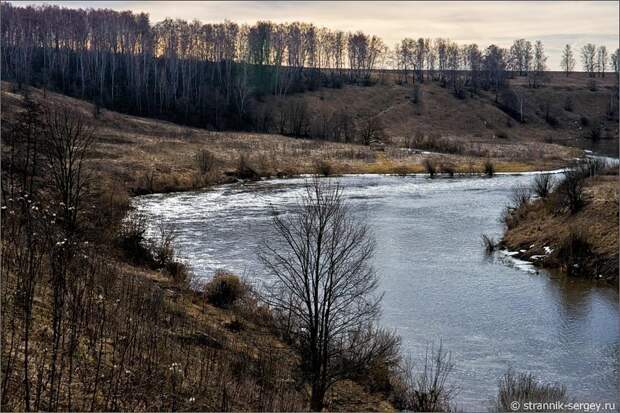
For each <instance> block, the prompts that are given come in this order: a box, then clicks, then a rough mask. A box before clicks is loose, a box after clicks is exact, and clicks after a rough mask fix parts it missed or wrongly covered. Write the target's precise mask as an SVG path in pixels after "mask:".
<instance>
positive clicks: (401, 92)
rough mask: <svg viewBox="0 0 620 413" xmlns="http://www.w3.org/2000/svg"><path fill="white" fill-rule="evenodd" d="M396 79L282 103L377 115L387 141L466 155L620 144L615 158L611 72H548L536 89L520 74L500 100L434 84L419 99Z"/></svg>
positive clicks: (321, 111) (320, 112) (318, 112)
mask: <svg viewBox="0 0 620 413" xmlns="http://www.w3.org/2000/svg"><path fill="white" fill-rule="evenodd" d="M393 77H394V75H388V76H387V77H385V78H384V79H383V81H380V82H379V83H378V84H376V85H374V86H368V87H362V86H350V85H347V86H344V87H343V88H342V89H331V88H323V89H320V90H318V91H313V92H306V93H304V94H297V95H293V96H290V97H288V98H285V99H284V105H286V106H289V105H291V104H292V103H293V102H296V101H305V102H307V107H308V112H310V113H311V114H312V115H313V121H314V122H316V123H320V121H321V119H323V118H325V117H326V116H328V115H329V116H331V114H334V113H335V114H338V113H349V114H352V116H354V117H355V118H357V120H358V121H362V120H363V119H364V117H367V116H369V115H370V116H373V117H376V118H377V119H378V120H379V121H380V124H381V125H382V126H383V128H384V129H385V131H386V135H387V139H388V140H389V141H391V142H393V143H395V144H398V145H406V144H408V143H409V142H408V141H409V140H410V139H411V138H414V137H415V136H416V135H424V136H435V137H447V138H450V139H454V140H456V141H458V142H459V143H461V144H463V145H464V146H465V150H478V151H480V152H483V151H485V150H488V151H489V152H490V153H491V154H492V155H493V156H496V155H501V154H502V153H504V154H505V152H512V151H510V147H511V146H512V145H516V144H519V143H521V144H529V143H536V144H537V145H536V148H537V149H538V148H540V150H541V151H544V150H545V149H544V148H545V147H546V146H545V144H547V143H560V144H563V145H570V146H577V147H591V146H594V147H596V146H597V144H600V145H601V146H603V147H604V146H607V147H613V146H614V145H615V148H616V151H615V152H613V151H612V153H617V147H618V97H617V96H618V95H617V87H618V86H617V81H616V78H615V76H614V75H613V74H608V75H607V76H606V77H605V78H595V79H593V78H590V77H588V76H587V74H585V73H572V74H571V75H570V76H568V77H567V76H566V75H565V74H563V73H557V72H549V73H548V74H547V78H548V79H547V82H546V83H545V84H544V86H542V87H540V88H536V89H534V88H530V87H528V85H527V79H526V78H525V77H519V76H516V77H514V78H513V79H509V80H508V82H507V83H508V87H507V89H506V90H504V91H500V92H499V94H498V101H497V102H496V100H495V93H494V92H491V91H489V92H485V91H483V90H479V91H478V93H477V94H469V93H467V94H466V96H465V97H464V98H463V99H459V98H456V97H455V96H454V93H453V92H452V90H451V89H450V88H449V87H441V85H440V83H439V82H435V81H428V80H427V81H426V82H424V83H421V84H420V83H418V86H419V92H418V98H417V100H418V102H415V100H416V99H415V94H416V92H415V88H414V87H413V86H412V85H411V84H409V85H398V84H396V82H395V79H394V78H393ZM416 87H417V86H416ZM514 96H517V99H521V96H523V112H524V117H523V120H524V121H523V122H520V115H519V113H511V111H510V108H511V106H512V105H514V102H513V101H512V100H513V99H515V97H514ZM517 108H518V106H516V107H515V109H517ZM517 112H518V109H517ZM597 125H599V126H600V128H599V129H600V131H599V134H598V135H597V136H595V137H594V141H593V136H592V130H593V129H594V128H595V126H597ZM318 129H319V128H318V126H313V125H312V122H311V125H310V133H311V134H317V132H316V130H318ZM514 156H515V157H517V158H520V157H528V156H529V157H530V158H533V157H535V156H536V153H528V154H523V153H519V151H515V153H514Z"/></svg>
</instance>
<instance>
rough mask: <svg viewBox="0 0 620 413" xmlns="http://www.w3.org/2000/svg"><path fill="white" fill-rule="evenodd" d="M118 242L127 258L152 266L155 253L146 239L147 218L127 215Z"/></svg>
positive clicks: (132, 261) (136, 263)
mask: <svg viewBox="0 0 620 413" xmlns="http://www.w3.org/2000/svg"><path fill="white" fill-rule="evenodd" d="M116 244H117V245H118V247H119V248H120V249H121V251H122V252H123V256H124V257H125V259H126V260H127V261H129V262H131V263H133V264H135V265H146V266H152V265H153V263H154V262H155V258H154V257H153V253H152V251H151V248H150V246H149V243H148V242H147V240H146V218H145V217H144V216H143V215H139V214H131V215H129V216H128V217H127V219H126V220H125V222H124V223H123V225H122V226H121V229H120V231H119V233H118V236H117V238H116Z"/></svg>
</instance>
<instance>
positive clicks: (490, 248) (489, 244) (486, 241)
mask: <svg viewBox="0 0 620 413" xmlns="http://www.w3.org/2000/svg"><path fill="white" fill-rule="evenodd" d="M482 245H483V246H484V252H485V253H487V255H491V254H493V252H494V251H495V249H496V248H497V242H496V241H495V239H493V237H490V236H488V235H486V234H482Z"/></svg>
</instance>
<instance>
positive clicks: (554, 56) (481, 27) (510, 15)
mask: <svg viewBox="0 0 620 413" xmlns="http://www.w3.org/2000/svg"><path fill="white" fill-rule="evenodd" d="M30 3H39V4H40V3H43V2H30ZM19 4H24V2H20V3H19ZM56 4H60V5H63V6H65V7H73V8H77V7H83V8H87V7H97V8H111V9H114V10H133V11H139V12H147V13H149V14H150V16H151V21H152V22H157V21H161V20H163V19H164V18H166V17H171V18H179V19H185V20H193V19H198V20H200V21H202V22H205V23H206V22H219V21H222V20H224V19H229V20H233V21H236V22H239V23H254V22H255V21H257V20H272V21H276V22H285V21H306V22H312V23H314V24H316V25H318V26H326V27H330V28H333V29H340V30H345V31H357V30H362V31H364V32H367V33H372V34H376V35H378V36H380V37H382V38H383V40H384V41H385V43H386V44H388V45H390V46H393V45H394V44H395V43H396V42H398V41H399V40H400V39H402V38H403V37H421V36H423V37H447V38H451V39H453V40H455V41H457V42H459V43H474V42H475V43H478V44H479V45H480V46H486V45H488V44H491V43H495V44H498V45H500V46H503V47H506V46H509V45H510V44H511V43H512V40H513V39H516V38H526V39H530V40H538V39H540V40H542V41H543V42H544V43H545V48H546V50H547V52H548V54H549V60H548V63H549V66H550V68H551V69H558V68H559V62H560V50H561V49H562V47H563V46H564V45H565V44H567V43H568V44H571V45H572V46H573V47H577V48H578V47H581V45H583V44H584V43H587V42H592V43H596V44H605V45H606V46H607V48H608V49H610V50H615V49H616V48H617V47H618V36H619V23H618V12H619V3H618V2H608V1H583V2H578V1H540V2H535V1H522V2H519V1H514V2H499V1H498V2H491V1H471V2H470V1H420V2H399V1H395V2H390V1H386V2H380V1H377V2H338V1H335V2H331V1H330V2H326V1H290V2H285V1H282V2H280V1H255V2H239V1H227V2H219V1H209V2H198V1H196V2H192V1H186V2H176V1H175V2H172V1H171V2H165V1H160V2H146V1H125V2H120V1H119V2H114V1H101V2H79V1H65V2H62V1H61V2H56Z"/></svg>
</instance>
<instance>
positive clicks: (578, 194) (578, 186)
mask: <svg viewBox="0 0 620 413" xmlns="http://www.w3.org/2000/svg"><path fill="white" fill-rule="evenodd" d="M583 181H584V176H583V171H580V170H579V169H573V170H569V171H566V172H565V173H564V179H563V180H562V181H561V182H560V184H559V185H558V188H557V196H558V201H559V207H560V208H566V209H568V211H569V212H570V213H573V214H574V213H576V212H578V211H579V210H580V209H581V207H582V206H583V204H584V202H585V200H584V183H583Z"/></svg>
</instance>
